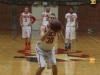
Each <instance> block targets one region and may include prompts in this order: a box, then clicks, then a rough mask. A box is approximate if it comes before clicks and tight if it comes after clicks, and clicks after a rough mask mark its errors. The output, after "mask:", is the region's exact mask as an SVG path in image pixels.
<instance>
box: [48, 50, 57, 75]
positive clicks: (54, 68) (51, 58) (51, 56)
mask: <svg viewBox="0 0 100 75" xmlns="http://www.w3.org/2000/svg"><path fill="white" fill-rule="evenodd" d="M48 59H49V62H50V63H49V64H51V65H52V74H53V75H57V65H56V58H55V50H52V51H51V52H50V53H49V55H48ZM47 66H48V65H47Z"/></svg>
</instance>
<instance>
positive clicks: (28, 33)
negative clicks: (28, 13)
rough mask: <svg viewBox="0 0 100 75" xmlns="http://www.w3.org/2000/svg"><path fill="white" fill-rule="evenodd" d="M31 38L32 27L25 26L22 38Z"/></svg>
mask: <svg viewBox="0 0 100 75" xmlns="http://www.w3.org/2000/svg"><path fill="white" fill-rule="evenodd" d="M30 36H31V27H30V26H23V27H22V37H23V38H30Z"/></svg>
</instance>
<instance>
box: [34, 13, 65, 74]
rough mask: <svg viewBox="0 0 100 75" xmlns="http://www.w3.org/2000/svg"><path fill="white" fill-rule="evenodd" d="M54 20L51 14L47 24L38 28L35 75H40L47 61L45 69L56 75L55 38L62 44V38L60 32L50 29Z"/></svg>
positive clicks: (53, 15)
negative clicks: (57, 37) (50, 69)
mask: <svg viewBox="0 0 100 75" xmlns="http://www.w3.org/2000/svg"><path fill="white" fill-rule="evenodd" d="M54 19H56V17H55V14H54V13H51V14H50V15H49V17H48V20H49V21H48V22H49V23H48V24H47V25H41V27H40V39H39V40H38V42H37V44H36V47H35V51H36V56H37V60H38V64H39V68H38V69H37V72H36V75H41V74H42V72H43V70H44V69H45V66H46V60H47V68H48V69H49V68H52V73H53V75H57V65H56V58H55V48H54V43H55V41H54V40H55V36H56V35H58V36H59V37H60V40H61V41H63V42H64V37H63V34H62V31H61V30H60V31H59V32H54V31H52V30H51V28H50V23H51V22H52V21H53V20H54Z"/></svg>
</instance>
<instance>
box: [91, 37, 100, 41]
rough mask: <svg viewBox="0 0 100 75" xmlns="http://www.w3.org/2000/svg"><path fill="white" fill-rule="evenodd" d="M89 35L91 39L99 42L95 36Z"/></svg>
mask: <svg viewBox="0 0 100 75" xmlns="http://www.w3.org/2000/svg"><path fill="white" fill-rule="evenodd" d="M89 37H90V38H92V39H93V40H95V41H97V42H100V40H98V39H96V38H94V37H92V36H89Z"/></svg>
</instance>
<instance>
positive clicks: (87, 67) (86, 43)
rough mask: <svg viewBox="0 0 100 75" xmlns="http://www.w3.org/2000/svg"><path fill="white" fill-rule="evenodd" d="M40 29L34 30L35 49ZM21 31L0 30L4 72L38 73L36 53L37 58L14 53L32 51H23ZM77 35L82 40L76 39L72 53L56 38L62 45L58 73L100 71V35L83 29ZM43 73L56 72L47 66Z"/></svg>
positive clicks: (80, 74)
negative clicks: (91, 34)
mask: <svg viewBox="0 0 100 75" xmlns="http://www.w3.org/2000/svg"><path fill="white" fill-rule="evenodd" d="M38 33H39V32H38V31H32V38H31V40H32V41H31V47H32V49H31V53H34V52H35V51H34V46H35V44H36V41H37V40H38V38H39V34H38ZM18 34H19V35H18V36H17V34H16V32H14V31H0V42H1V43H0V49H1V50H0V75H35V72H36V69H37V68H38V64H37V62H36V59H35V55H34V54H33V55H34V59H33V60H32V59H31V58H28V59H27V58H14V56H27V55H28V53H29V51H26V53H23V50H24V40H23V39H22V37H21V32H20V33H18ZM16 36H17V37H16ZM15 37H16V38H15ZM13 39H14V40H13ZM77 39H78V41H75V40H74V41H73V45H72V52H68V55H69V56H67V55H66V52H65V51H63V49H64V43H61V42H60V41H56V43H58V45H57V44H56V47H58V48H59V50H58V52H57V55H58V54H59V55H58V58H59V60H58V59H57V61H58V62H57V65H58V75H100V73H99V71H100V70H99V69H100V68H99V67H100V36H98V35H94V36H90V35H89V34H87V33H79V35H78V36H77ZM60 54H62V55H60ZM65 55H66V56H65ZM65 59H66V60H65ZM67 59H71V61H70V62H69V61H68V60H67ZM27 60H28V61H27ZM64 60H65V61H64ZM42 75H52V74H51V70H47V69H45V70H44V72H43V74H42Z"/></svg>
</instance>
